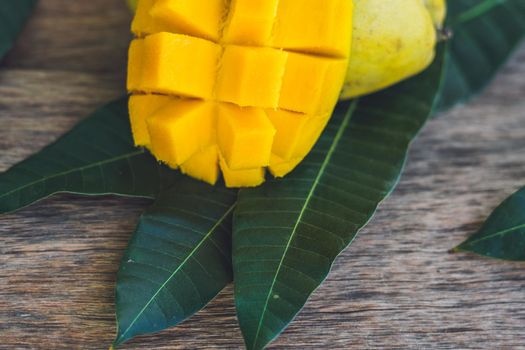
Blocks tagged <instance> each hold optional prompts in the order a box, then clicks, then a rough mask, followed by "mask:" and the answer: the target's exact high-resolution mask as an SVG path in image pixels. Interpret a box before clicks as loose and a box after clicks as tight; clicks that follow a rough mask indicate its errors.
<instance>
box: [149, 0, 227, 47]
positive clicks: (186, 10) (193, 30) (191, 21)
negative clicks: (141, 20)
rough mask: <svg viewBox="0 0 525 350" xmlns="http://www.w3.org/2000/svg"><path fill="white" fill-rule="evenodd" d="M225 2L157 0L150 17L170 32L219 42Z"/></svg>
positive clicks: (215, 0) (221, 0)
mask: <svg viewBox="0 0 525 350" xmlns="http://www.w3.org/2000/svg"><path fill="white" fill-rule="evenodd" d="M225 7H226V3H225V1H224V0H191V1H189V0H185V1H184V0H182V1H181V0H157V1H156V3H155V4H154V5H153V6H152V7H151V10H150V12H149V13H150V15H151V17H152V18H153V19H154V20H157V21H158V22H159V23H161V24H162V25H164V27H165V28H167V29H168V31H170V32H173V33H183V34H188V35H194V36H197V37H202V38H205V39H209V40H213V41H217V40H219V36H220V33H219V32H220V26H221V19H222V16H223V13H224V10H225Z"/></svg>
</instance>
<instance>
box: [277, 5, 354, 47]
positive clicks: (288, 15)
mask: <svg viewBox="0 0 525 350" xmlns="http://www.w3.org/2000/svg"><path fill="white" fill-rule="evenodd" d="M352 17H353V2H352V1H349V0H322V1H320V0H284V1H280V2H279V9H278V12H277V19H276V25H275V29H274V40H273V46H274V47H281V48H283V49H288V50H292V51H300V52H308V53H312V54H317V55H323V56H324V55H326V56H335V57H348V55H349V54H350V50H351V40H349V39H350V38H351V37H352Z"/></svg>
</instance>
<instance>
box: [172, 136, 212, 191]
mask: <svg viewBox="0 0 525 350" xmlns="http://www.w3.org/2000/svg"><path fill="white" fill-rule="evenodd" d="M180 170H181V171H182V172H183V173H184V174H186V175H189V176H191V177H194V178H196V179H198V180H202V181H205V182H207V183H209V184H212V185H215V183H216V182H217V180H218V178H219V151H218V150H217V146H216V145H213V146H210V147H208V148H206V149H204V150H202V151H200V152H198V153H196V154H194V155H193V156H192V157H191V158H190V159H188V160H187V161H186V162H184V163H183V164H182V165H181V166H180Z"/></svg>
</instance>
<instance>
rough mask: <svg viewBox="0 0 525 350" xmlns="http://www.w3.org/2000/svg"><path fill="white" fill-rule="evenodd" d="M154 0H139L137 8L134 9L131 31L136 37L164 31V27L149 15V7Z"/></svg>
mask: <svg viewBox="0 0 525 350" xmlns="http://www.w3.org/2000/svg"><path fill="white" fill-rule="evenodd" d="M155 2H156V0H139V1H138V3H137V10H136V11H135V18H134V19H133V22H131V31H132V32H133V34H135V35H136V36H138V37H142V36H145V35H147V34H152V33H158V32H164V31H166V28H164V26H163V25H162V23H159V21H155V20H154V19H153V17H151V15H150V11H151V8H152V7H153V5H154V4H155Z"/></svg>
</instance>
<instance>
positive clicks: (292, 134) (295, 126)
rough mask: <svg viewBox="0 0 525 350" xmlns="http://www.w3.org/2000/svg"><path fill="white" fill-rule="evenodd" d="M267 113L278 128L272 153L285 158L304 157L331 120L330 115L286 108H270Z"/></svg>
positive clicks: (276, 128)
mask: <svg viewBox="0 0 525 350" xmlns="http://www.w3.org/2000/svg"><path fill="white" fill-rule="evenodd" d="M267 114H268V117H269V119H270V121H271V122H272V124H273V126H274V128H275V130H276V134H275V137H274V140H273V146H272V153H273V154H275V155H277V156H279V157H280V158H283V159H284V160H291V159H295V158H304V157H305V156H306V155H307V154H308V153H309V152H310V150H311V149H312V147H313V144H314V143H315V141H316V140H317V139H318V138H319V136H320V134H321V132H322V130H323V129H324V127H325V126H326V123H327V122H328V120H329V115H328V116H313V115H305V114H301V113H295V112H290V111H285V110H268V111H267Z"/></svg>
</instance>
